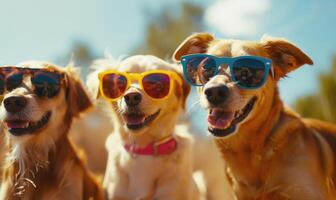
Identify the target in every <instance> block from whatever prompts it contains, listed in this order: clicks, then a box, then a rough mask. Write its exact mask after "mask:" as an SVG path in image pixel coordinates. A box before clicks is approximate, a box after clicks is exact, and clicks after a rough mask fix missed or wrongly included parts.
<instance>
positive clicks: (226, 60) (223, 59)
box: [181, 54, 274, 90]
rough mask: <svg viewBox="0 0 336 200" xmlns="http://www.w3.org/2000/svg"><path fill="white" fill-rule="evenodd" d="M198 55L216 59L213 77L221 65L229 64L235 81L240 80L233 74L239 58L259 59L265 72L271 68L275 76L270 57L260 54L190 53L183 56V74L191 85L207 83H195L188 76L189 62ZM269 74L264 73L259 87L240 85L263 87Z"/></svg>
mask: <svg viewBox="0 0 336 200" xmlns="http://www.w3.org/2000/svg"><path fill="white" fill-rule="evenodd" d="M196 57H207V58H211V59H213V60H214V61H215V63H216V68H215V71H214V74H213V76H212V77H214V76H216V75H217V74H218V71H219V67H220V65H221V64H227V65H228V66H229V68H230V73H231V79H232V80H233V81H234V82H238V81H237V80H236V79H235V76H234V74H233V64H234V63H235V62H237V61H239V60H242V59H254V60H257V61H260V62H262V63H263V64H264V66H265V72H269V71H270V70H271V75H272V77H274V70H273V67H272V60H271V59H269V58H264V57H259V56H238V57H217V56H213V55H209V54H190V55H185V56H182V57H181V64H182V66H183V74H184V77H185V79H186V80H187V81H188V82H189V83H190V84H191V85H194V86H204V85H205V84H196V83H193V82H192V81H191V80H190V79H189V77H188V74H187V68H188V66H187V64H188V62H189V61H190V59H192V58H196ZM267 76H268V73H265V75H264V79H263V82H262V83H261V84H260V86H257V87H246V86H242V85H239V84H237V85H238V87H240V88H242V89H248V90H253V89H257V88H260V87H262V86H263V85H264V84H265V82H266V80H267Z"/></svg>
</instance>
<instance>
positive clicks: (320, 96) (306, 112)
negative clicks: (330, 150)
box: [295, 55, 336, 122]
mask: <svg viewBox="0 0 336 200" xmlns="http://www.w3.org/2000/svg"><path fill="white" fill-rule="evenodd" d="M319 83H320V86H319V90H318V92H317V93H315V94H312V95H309V96H306V97H301V98H299V99H298V100H297V101H296V102H295V108H296V110H297V111H298V112H299V113H300V114H301V115H302V116H304V117H312V118H318V119H322V120H325V121H331V122H336V55H335V56H334V57H333V60H332V64H331V68H330V71H329V72H327V73H322V74H321V75H320V77H319Z"/></svg>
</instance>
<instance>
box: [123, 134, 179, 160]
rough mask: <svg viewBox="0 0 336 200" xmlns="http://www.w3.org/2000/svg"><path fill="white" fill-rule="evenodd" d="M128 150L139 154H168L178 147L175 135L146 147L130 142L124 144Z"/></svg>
mask: <svg viewBox="0 0 336 200" xmlns="http://www.w3.org/2000/svg"><path fill="white" fill-rule="evenodd" d="M124 148H125V149H126V151H128V152H129V153H132V154H138V155H154V156H156V155H168V154H171V153H172V152H174V151H175V150H176V148H177V141H176V139H175V138H173V137H169V138H167V139H164V140H162V141H159V142H156V143H152V144H149V145H147V146H145V147H134V146H132V145H130V144H124Z"/></svg>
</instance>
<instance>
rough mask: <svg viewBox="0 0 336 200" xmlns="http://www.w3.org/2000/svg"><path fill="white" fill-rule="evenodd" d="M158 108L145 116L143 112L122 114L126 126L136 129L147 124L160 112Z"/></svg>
mask: <svg viewBox="0 0 336 200" xmlns="http://www.w3.org/2000/svg"><path fill="white" fill-rule="evenodd" d="M160 111H161V110H160V109H159V110H158V111H156V112H155V113H154V114H152V115H148V116H146V115H145V114H143V113H127V114H124V115H123V118H124V120H125V122H126V126H127V128H129V129H132V130H137V129H141V128H143V127H145V126H147V125H149V124H150V123H151V122H152V121H154V119H156V117H157V116H158V115H159V114H160Z"/></svg>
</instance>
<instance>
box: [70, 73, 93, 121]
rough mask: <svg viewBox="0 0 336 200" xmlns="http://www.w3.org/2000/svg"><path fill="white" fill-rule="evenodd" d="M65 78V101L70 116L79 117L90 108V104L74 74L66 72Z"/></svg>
mask: <svg viewBox="0 0 336 200" xmlns="http://www.w3.org/2000/svg"><path fill="white" fill-rule="evenodd" d="M66 78H67V90H66V99H67V104H68V106H69V111H70V113H71V114H72V116H75V117H77V116H79V114H80V113H82V112H84V111H85V110H87V109H88V108H90V107H92V105H93V104H92V102H91V100H90V98H89V96H88V95H87V93H86V91H85V89H84V87H83V85H82V83H81V81H80V79H79V77H76V76H75V75H74V73H72V72H70V71H68V72H67V73H66Z"/></svg>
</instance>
